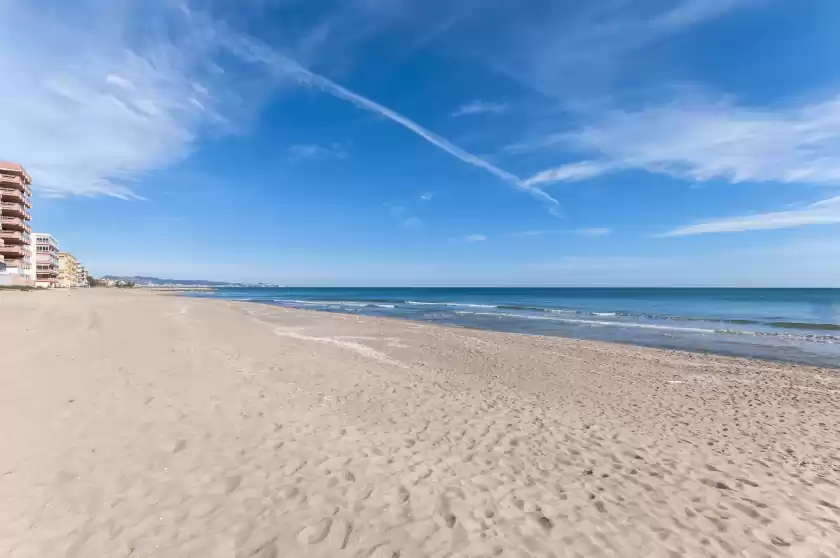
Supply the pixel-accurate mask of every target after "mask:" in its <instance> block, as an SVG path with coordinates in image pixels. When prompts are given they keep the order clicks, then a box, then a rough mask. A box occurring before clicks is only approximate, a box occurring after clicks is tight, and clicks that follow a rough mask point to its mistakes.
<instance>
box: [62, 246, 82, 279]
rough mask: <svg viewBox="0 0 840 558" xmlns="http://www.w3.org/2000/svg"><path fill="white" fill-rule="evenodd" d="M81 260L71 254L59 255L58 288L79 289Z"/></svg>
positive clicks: (63, 253)
mask: <svg viewBox="0 0 840 558" xmlns="http://www.w3.org/2000/svg"><path fill="white" fill-rule="evenodd" d="M80 267H81V266H80V265H79V260H77V259H76V256H74V255H73V254H71V253H69V252H60V253H59V254H58V286H59V287H64V288H70V287H78V286H80V284H79V268H80Z"/></svg>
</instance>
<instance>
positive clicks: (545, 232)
mask: <svg viewBox="0 0 840 558" xmlns="http://www.w3.org/2000/svg"><path fill="white" fill-rule="evenodd" d="M555 234H575V235H578V236H586V237H591V238H595V237H599V236H608V235H610V234H612V229H608V228H605V227H591V228H583V229H531V230H527V231H520V232H516V233H513V234H512V235H511V236H514V237H534V236H549V235H555Z"/></svg>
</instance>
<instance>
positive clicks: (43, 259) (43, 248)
mask: <svg viewBox="0 0 840 558" xmlns="http://www.w3.org/2000/svg"><path fill="white" fill-rule="evenodd" d="M59 253H60V251H59V248H58V241H57V240H56V239H55V238H54V237H53V236H52V235H51V234H47V233H35V258H36V259H35V264H36V265H35V286H36V287H45V288H51V287H56V286H58V284H59Z"/></svg>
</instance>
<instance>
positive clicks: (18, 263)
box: [6, 258, 32, 269]
mask: <svg viewBox="0 0 840 558" xmlns="http://www.w3.org/2000/svg"><path fill="white" fill-rule="evenodd" d="M6 267H7V268H9V269H11V268H15V267H16V268H18V269H32V268H31V267H30V265H29V262H28V261H26V260H22V259H17V258H16V259H14V260H8V259H7V260H6Z"/></svg>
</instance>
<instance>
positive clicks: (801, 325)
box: [767, 322, 840, 331]
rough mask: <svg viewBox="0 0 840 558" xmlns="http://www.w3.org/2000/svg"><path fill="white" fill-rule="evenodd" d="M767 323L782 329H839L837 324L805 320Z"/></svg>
mask: <svg viewBox="0 0 840 558" xmlns="http://www.w3.org/2000/svg"><path fill="white" fill-rule="evenodd" d="M767 325H770V326H773V327H779V328H784V329H813V330H817V331H840V325H838V324H812V323H807V322H769V323H768V324H767Z"/></svg>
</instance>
